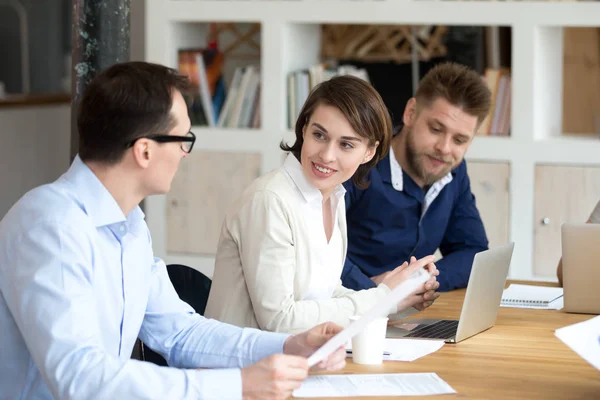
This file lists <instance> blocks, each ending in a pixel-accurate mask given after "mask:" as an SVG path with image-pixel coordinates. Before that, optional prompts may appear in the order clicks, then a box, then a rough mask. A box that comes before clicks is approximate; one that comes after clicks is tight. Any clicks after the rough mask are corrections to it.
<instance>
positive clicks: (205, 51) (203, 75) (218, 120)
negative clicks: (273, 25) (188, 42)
mask: <svg viewBox="0 0 600 400" xmlns="http://www.w3.org/2000/svg"><path fill="white" fill-rule="evenodd" d="M223 62H224V60H223V54H222V53H221V52H219V51H218V50H216V49H213V48H201V49H182V50H179V52H178V69H179V72H180V73H181V74H182V75H185V76H187V77H188V78H189V79H190V81H191V83H192V86H193V88H194V89H193V93H191V94H190V98H188V99H187V100H188V104H189V106H188V107H189V108H188V113H189V116H190V120H191V122H192V125H208V126H219V127H228V128H258V127H260V91H261V90H260V87H261V85H260V68H259V67H258V66H255V65H248V66H245V67H240V68H236V70H235V72H234V75H233V80H232V82H231V85H230V86H229V89H228V90H227V89H226V87H225V82H224V78H223Z"/></svg>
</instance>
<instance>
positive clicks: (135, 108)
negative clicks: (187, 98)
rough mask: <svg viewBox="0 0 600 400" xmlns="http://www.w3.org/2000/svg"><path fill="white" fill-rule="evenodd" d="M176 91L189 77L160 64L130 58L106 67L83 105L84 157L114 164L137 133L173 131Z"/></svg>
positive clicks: (81, 143)
mask: <svg viewBox="0 0 600 400" xmlns="http://www.w3.org/2000/svg"><path fill="white" fill-rule="evenodd" d="M175 90H177V91H179V92H181V93H182V94H184V95H185V94H186V93H187V92H189V90H190V81H189V79H188V78H187V77H185V76H182V75H179V73H178V72H177V71H176V70H174V69H172V68H168V67H165V66H162V65H158V64H152V63H147V62H139V61H135V62H126V63H120V64H115V65H113V66H111V67H109V68H107V69H106V70H104V71H103V72H101V73H100V74H99V75H97V76H96V77H95V78H94V79H93V80H92V81H91V82H90V83H89V85H88V86H87V88H86V89H85V91H84V93H83V96H82V98H81V102H80V104H79V109H78V113H77V130H78V131H79V157H80V158H81V159H82V160H83V161H97V162H102V163H105V164H115V163H117V162H119V161H120V160H121V159H122V158H123V154H124V153H125V151H126V147H127V144H128V143H130V142H131V141H133V140H135V139H136V138H139V137H142V136H144V135H148V134H153V133H164V134H166V133H167V132H169V131H170V130H171V129H173V127H174V126H175V121H174V120H173V116H172V115H171V113H170V110H171V107H172V104H173V93H174V91H175Z"/></svg>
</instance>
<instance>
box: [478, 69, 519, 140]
mask: <svg viewBox="0 0 600 400" xmlns="http://www.w3.org/2000/svg"><path fill="white" fill-rule="evenodd" d="M483 79H484V80H485V82H486V83H487V85H488V87H489V88H490V90H491V92H492V107H491V109H490V113H489V114H488V116H487V118H486V119H485V120H484V121H483V123H482V124H481V127H480V128H479V132H478V133H477V134H478V135H482V136H484V135H492V136H509V135H510V103H511V75H510V69H507V68H487V69H486V70H485V74H484V76H483Z"/></svg>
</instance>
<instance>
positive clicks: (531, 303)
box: [500, 284, 564, 310]
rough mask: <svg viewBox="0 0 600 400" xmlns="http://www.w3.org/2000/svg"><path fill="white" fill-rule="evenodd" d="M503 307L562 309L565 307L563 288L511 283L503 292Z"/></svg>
mask: <svg viewBox="0 0 600 400" xmlns="http://www.w3.org/2000/svg"><path fill="white" fill-rule="evenodd" d="M500 305H501V306H502V307H516V308H537V309H546V310H560V309H561V308H563V305H564V301H563V288H560V287H546V286H533V285H517V284H511V285H510V286H509V287H508V288H507V289H504V292H503V293H502V302H501V303H500Z"/></svg>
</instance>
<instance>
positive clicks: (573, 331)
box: [554, 316, 600, 370]
mask: <svg viewBox="0 0 600 400" xmlns="http://www.w3.org/2000/svg"><path fill="white" fill-rule="evenodd" d="M554 334H555V335H556V337H557V338H559V339H560V340H562V342H563V343H564V344H566V345H567V346H569V347H570V348H571V350H573V351H574V352H575V353H577V354H579V356H581V358H583V359H584V360H586V361H587V362H589V363H590V364H592V365H593V366H594V367H595V368H596V369H598V370H600V316H597V317H594V318H591V319H588V320H587V321H584V322H578V323H576V324H573V325H568V326H565V327H563V328H559V329H557V330H556V331H555V332H554Z"/></svg>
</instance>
